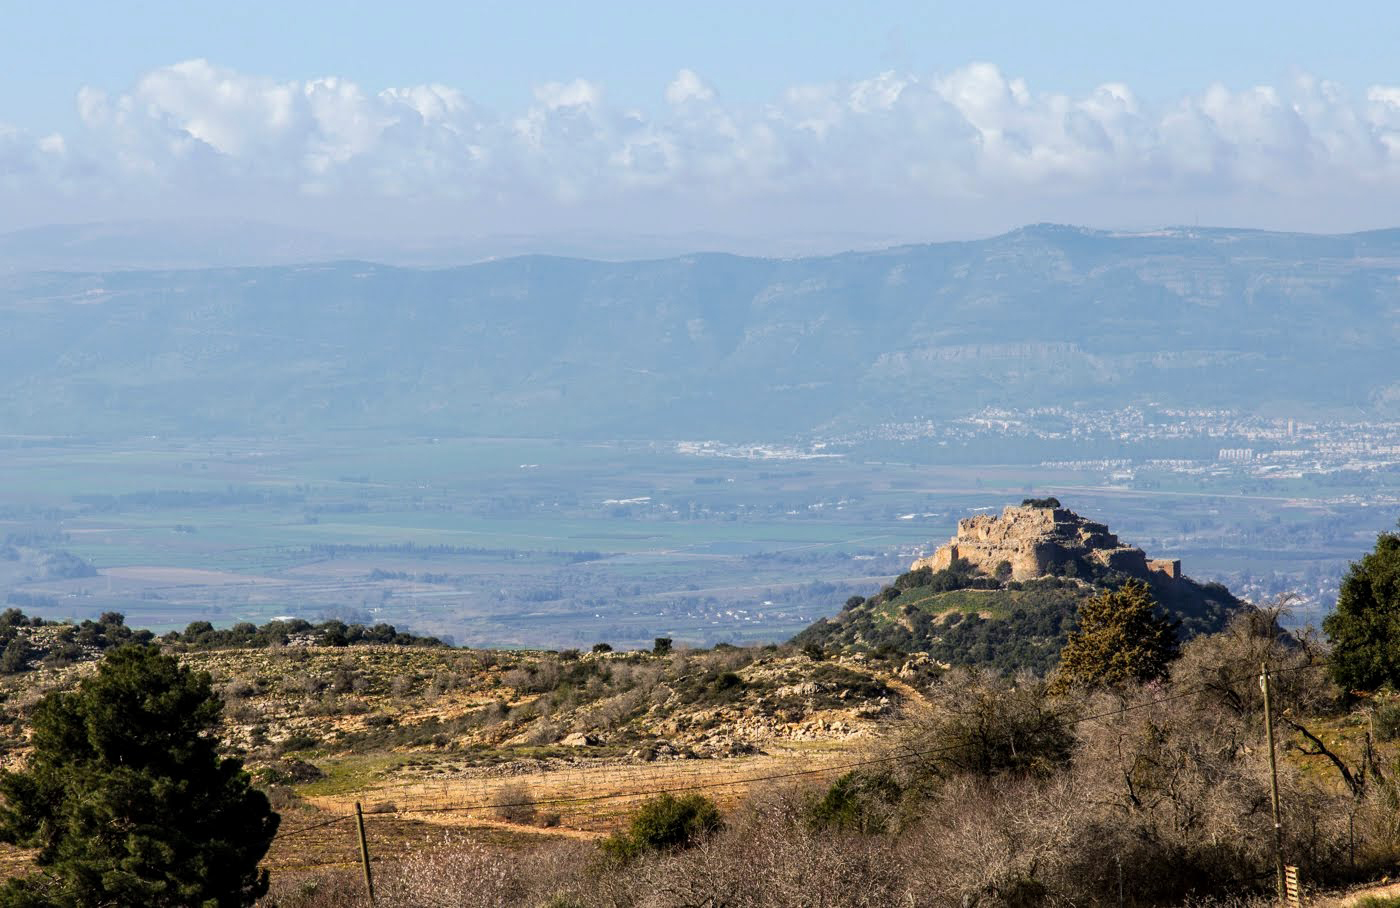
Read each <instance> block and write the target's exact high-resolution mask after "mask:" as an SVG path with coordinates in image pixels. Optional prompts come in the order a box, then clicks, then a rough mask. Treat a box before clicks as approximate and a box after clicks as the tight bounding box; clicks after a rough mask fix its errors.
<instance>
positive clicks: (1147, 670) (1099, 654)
mask: <svg viewBox="0 0 1400 908" xmlns="http://www.w3.org/2000/svg"><path fill="white" fill-rule="evenodd" d="M1176 630H1177V622H1175V621H1172V620H1171V619H1169V618H1166V617H1165V616H1163V615H1160V614H1158V612H1157V603H1156V602H1155V601H1154V600H1153V599H1152V593H1151V591H1150V590H1149V589H1148V587H1147V584H1145V583H1143V582H1142V581H1140V580H1129V581H1127V582H1126V583H1124V584H1123V585H1122V586H1121V587H1119V588H1118V589H1116V590H1106V591H1104V592H1101V593H1099V594H1097V595H1095V596H1091V597H1089V598H1088V599H1086V600H1084V602H1082V603H1081V604H1080V606H1079V630H1077V631H1073V632H1071V633H1070V635H1069V639H1068V640H1067V641H1066V642H1065V647H1064V649H1062V650H1061V651H1060V667H1059V677H1058V679H1057V682H1058V686H1060V687H1064V686H1066V685H1069V684H1087V685H1103V684H1108V685H1112V684H1123V683H1127V682H1143V681H1155V680H1157V679H1158V678H1165V677H1166V676H1167V666H1168V664H1169V663H1170V662H1171V661H1172V660H1173V659H1175V658H1176V656H1177V653H1178V644H1177V639H1176Z"/></svg>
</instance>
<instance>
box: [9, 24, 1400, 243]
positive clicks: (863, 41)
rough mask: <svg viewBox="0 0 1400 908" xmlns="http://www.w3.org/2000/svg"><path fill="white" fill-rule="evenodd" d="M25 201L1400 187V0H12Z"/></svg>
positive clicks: (776, 220)
mask: <svg viewBox="0 0 1400 908" xmlns="http://www.w3.org/2000/svg"><path fill="white" fill-rule="evenodd" d="M0 15H3V21H4V24H5V27H4V28H0V67H3V69H0V73H3V76H4V78H3V79H0V203H3V207H0V229H14V228H17V227H24V226H31V225H34V224H38V223H43V222H45V221H51V220H79V221H81V220H97V219H111V218H120V217H128V216H129V217H181V216H189V215H193V214H214V215H220V214H228V215H237V216H240V217H258V218H259V219H265V220H270V221H275V222H279V223H289V224H296V225H301V226H315V227H318V228H330V227H343V228H346V229H351V230H357V231H360V232H364V231H373V230H374V229H375V225H376V224H385V223H391V224H393V225H394V229H396V230H403V229H409V228H410V227H411V228H412V229H414V230H418V231H421V232H423V233H424V234H437V235H441V234H450V233H452V232H453V231H468V232H474V233H489V232H491V231H493V230H496V231H506V232H524V233H530V232H536V231H547V230H550V229H556V228H561V227H562V228H567V229H574V230H586V229H597V230H602V231H612V232H625V231H627V230H636V231H640V232H664V231H668V230H670V231H675V232H686V231H712V232H718V233H749V234H754V235H766V234H772V233H782V232H790V231H794V230H802V229H807V230H817V231H827V232H835V231H837V230H838V229H840V230H850V231H854V232H867V233H872V234H878V235H889V236H891V237H895V238H904V239H919V238H936V237H947V236H959V235H978V234H982V233H987V232H992V231H995V230H998V229H1003V228H1005V227H1008V226H1014V225H1015V224H1017V223H1024V222H1028V221H1034V220H1060V221H1074V222H1083V223H1091V224H1093V225H1095V226H1144V225H1150V224H1158V223H1171V222H1182V221H1191V220H1203V221H1204V220H1208V221H1211V222H1216V223H1237V224H1249V225H1255V226H1265V227H1288V228H1295V229H1307V228H1313V229H1319V230H1344V229H1356V228H1363V227H1373V226H1381V225H1383V224H1387V223H1392V222H1393V221H1395V220H1397V219H1396V218H1395V217H1394V216H1392V215H1390V214H1389V212H1390V211H1393V210H1400V208H1397V207H1396V203H1397V201H1400V138H1397V137H1400V90H1396V89H1395V88H1394V86H1400V57H1397V56H1396V54H1395V48H1396V47H1400V4H1394V3H1379V2H1376V3H1345V2H1343V3H1332V4H1318V3H1277V2H1274V3H1259V2H1226V3H1221V2H1214V3H1200V2H1178V3H1174V4H1161V3H1151V4H1148V3H1138V4H1126V3H1112V4H1110V3H1093V2H1082V3H1058V4H1055V3H1044V2H1038V3H1029V2H1002V3H947V2H928V3H914V2H889V3H870V4H852V3H819V2H807V3H789V2H767V3H764V2H756V0H751V2H748V3H736V2H727V0H714V2H707V3H705V4H685V5H682V4H680V3H662V2H654V0H653V2H650V3H628V2H593V3H582V2H575V3H524V2H515V3H505V2H478V3H461V2H458V3H395V4H385V3H367V2H353V0H342V2H337V3H330V2H298V3H270V2H257V0H250V2H245V3H243V4H218V5H215V4H211V3H190V2H183V3H175V2H136V3H125V4H99V3H92V2H86V3H73V2H57V3H48V4H32V3H4V4H0Z"/></svg>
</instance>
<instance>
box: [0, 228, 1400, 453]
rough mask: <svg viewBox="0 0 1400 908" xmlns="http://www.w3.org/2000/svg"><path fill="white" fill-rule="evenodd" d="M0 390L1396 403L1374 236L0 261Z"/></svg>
mask: <svg viewBox="0 0 1400 908" xmlns="http://www.w3.org/2000/svg"><path fill="white" fill-rule="evenodd" d="M296 251H297V250H296V249H292V250H291V252H293V253H294V252H296ZM113 254H114V256H117V257H119V255H121V254H127V253H123V252H122V251H121V250H120V249H116V250H114V252H113ZM130 254H131V255H136V251H135V250H133V251H130ZM289 254H290V253H289ZM0 382H3V387H4V389H5V390H4V393H3V394H0V424H3V425H4V426H6V427H8V428H7V429H6V431H8V432H34V433H50V432H56V433H69V432H83V433H123V434H125V433H134V432H143V433H144V432H162V433H182V432H197V433H204V432H223V431H236V432H253V433H259V432H286V431H310V430H317V429H342V428H372V429H384V430H393V431H405V432H431V433H448V432H453V433H528V434H539V435H557V434H562V435H574V436H587V435H610V436H632V437H663V436H665V437H692V438H693V437H720V438H724V437H733V438H752V437H756V436H761V437H770V438H771V437H774V436H776V435H780V434H797V433H805V432H810V431H813V430H821V429H824V430H837V429H841V430H845V429H857V428H861V427H868V426H871V425H874V424H877V423H881V422H885V421H889V420H909V419H916V418H923V417H930V418H934V419H938V418H946V417H950V416H956V415H961V414H966V413H968V412H971V411H974V410H977V409H979V408H982V407H985V406H989V405H1003V406H1018V407H1030V406H1045V405H1086V406H1087V405H1093V406H1100V405H1110V406H1120V405H1124V404H1129V403H1136V402H1146V401H1152V402H1156V403H1159V404H1166V405H1172V404H1176V405H1183V406H1228V407H1237V408H1245V409H1262V410H1278V411H1283V410H1287V411H1289V412H1294V411H1298V412H1308V413H1314V414H1316V413H1329V412H1331V413H1339V414H1340V413H1346V414H1350V415H1351V416H1358V415H1362V414H1370V415H1378V416H1384V415H1388V416H1395V415H1397V414H1400V230H1389V231H1379V232H1371V233H1362V234H1352V235H1347V236H1314V235H1302V234H1279V233H1267V232H1259V231H1248V230H1228V229H1170V230H1161V231H1155V232H1147V233H1134V234H1118V233H1108V232H1097V231H1091V230H1083V229H1078V228H1072V227H1060V226H1050V225H1039V226H1033V227H1027V228H1024V229H1020V230H1016V231H1014V232H1012V233H1009V234H1006V235H1003V236H999V237H995V238H993V239H988V240H982V241H975V242H959V243H941V244H933V245H921V246H904V247H898V248H893V249H887V250H883V251H878V252H853V253H846V254H842V255H833V256H824V257H817V258H797V259H758V258H744V257H740V256H734V255H721V254H706V255H688V256H681V257H674V258H664V259H658V260H653V261H632V262H600V261H589V260H583V259H569V258H551V257H541V256H526V257H519V258H510V259H502V260H495V261H488V262H482V263H479V264H474V265H468V266H463V267H454V268H444V269H426V268H405V267H390V266H385V265H377V264H368V263H364V262H357V261H341V262H334V263H329V264H314V265H276V266H263V267H231V268H207V269H195V270H148V271H140V270H125V271H117V270H111V271H105V272H83V273H75V272H64V271H47V272H40V271H11V272H10V273H8V274H5V275H0Z"/></svg>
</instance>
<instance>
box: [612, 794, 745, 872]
mask: <svg viewBox="0 0 1400 908" xmlns="http://www.w3.org/2000/svg"><path fill="white" fill-rule="evenodd" d="M720 825H721V823H720V816H719V808H717V807H716V806H715V803H714V802H713V801H711V800H710V799H709V798H707V797H705V796H704V795H699V794H689V795H686V796H685V797H683V798H677V797H675V796H674V795H670V794H663V795H661V796H659V797H656V798H653V799H652V800H650V801H647V802H646V803H645V804H643V805H642V806H641V808H640V809H638V811H637V812H636V814H634V815H633V817H632V821H631V823H630V824H628V827H627V831H626V832H622V833H616V834H614V835H612V836H609V837H608V838H606V839H604V840H603V843H602V848H603V851H604V853H605V854H607V855H608V856H610V857H612V858H614V859H616V860H620V861H629V860H631V859H633V858H635V857H638V856H639V855H641V854H644V853H646V852H648V851H672V850H675V849H679V848H686V847H689V846H691V845H694V844H696V843H698V842H700V841H701V840H702V839H704V838H705V837H707V836H709V835H711V834H713V833H714V832H716V831H717V830H718V829H719V828H720Z"/></svg>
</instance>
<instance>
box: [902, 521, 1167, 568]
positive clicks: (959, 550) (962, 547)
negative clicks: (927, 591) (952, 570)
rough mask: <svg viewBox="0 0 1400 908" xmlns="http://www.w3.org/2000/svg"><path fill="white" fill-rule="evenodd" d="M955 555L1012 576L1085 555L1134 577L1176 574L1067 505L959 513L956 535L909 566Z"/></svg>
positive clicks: (944, 563) (937, 564)
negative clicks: (1005, 568) (1003, 567)
mask: <svg viewBox="0 0 1400 908" xmlns="http://www.w3.org/2000/svg"><path fill="white" fill-rule="evenodd" d="M958 558H960V559H963V560H965V561H967V562H968V563H969V564H971V565H972V567H973V569H974V570H976V571H978V572H979V573H982V574H986V575H988V576H995V574H996V569H997V565H999V564H1001V563H1002V562H1009V563H1010V564H1011V577H1012V579H1014V580H1030V579H1033V578H1035V577H1043V576H1045V575H1046V574H1047V573H1049V570H1050V568H1051V566H1052V565H1055V564H1061V563H1064V562H1066V561H1069V560H1072V559H1075V558H1091V559H1093V560H1095V561H1097V562H1098V563H1100V564H1102V565H1104V566H1106V567H1108V568H1109V569H1111V570H1115V571H1121V572H1123V573H1125V574H1131V575H1133V576H1135V577H1144V578H1145V577H1147V576H1148V572H1149V571H1159V572H1161V573H1164V574H1166V575H1167V576H1169V577H1171V578H1172V579H1180V577H1181V562H1180V561H1177V560H1173V559H1154V560H1152V561H1149V560H1148V559H1147V556H1146V555H1145V554H1143V551H1142V549H1139V548H1136V547H1134V546H1127V545H1124V544H1123V543H1122V542H1120V541H1119V539H1118V536H1117V535H1116V534H1114V533H1111V532H1109V530H1108V527H1107V526H1105V525H1104V524H1102V523H1096V522H1094V521H1092V520H1085V519H1084V518H1082V517H1080V516H1079V515H1078V514H1075V513H1074V512H1073V511H1071V510H1069V509H1068V508H1033V507H1014V506H1012V507H1007V508H1005V509H1004V510H1003V511H1002V513H1001V516H999V517H993V516H990V515H986V514H982V515H978V516H976V517H964V518H963V519H962V520H959V521H958V532H957V535H955V536H954V537H953V538H952V539H950V540H949V541H948V543H947V544H946V545H943V546H941V547H939V549H938V550H937V551H935V552H934V553H933V555H931V556H928V557H926V558H920V559H919V560H918V561H915V562H914V565H913V567H912V568H911V570H918V569H919V568H923V567H928V568H930V569H931V570H934V571H941V570H944V569H946V568H948V567H949V566H950V565H951V564H952V563H953V560H954V559H958Z"/></svg>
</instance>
